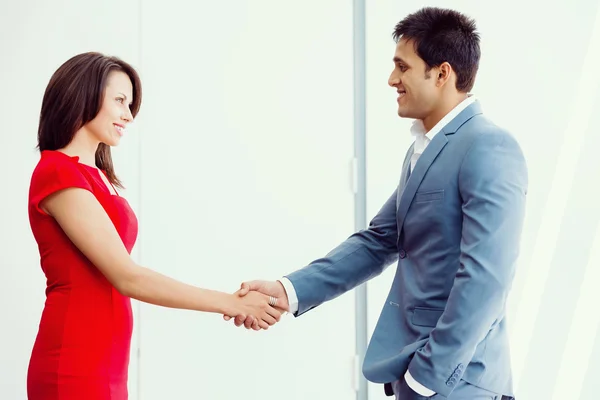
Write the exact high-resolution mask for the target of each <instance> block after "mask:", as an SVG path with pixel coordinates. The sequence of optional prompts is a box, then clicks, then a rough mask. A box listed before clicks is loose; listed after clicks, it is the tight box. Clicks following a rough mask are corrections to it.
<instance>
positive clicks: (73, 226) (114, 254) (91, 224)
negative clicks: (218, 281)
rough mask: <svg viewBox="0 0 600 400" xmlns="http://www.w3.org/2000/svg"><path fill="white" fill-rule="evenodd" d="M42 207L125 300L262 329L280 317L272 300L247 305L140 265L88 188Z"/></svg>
mask: <svg viewBox="0 0 600 400" xmlns="http://www.w3.org/2000/svg"><path fill="white" fill-rule="evenodd" d="M40 208H42V209H43V210H44V211H45V212H46V213H48V214H49V215H50V216H52V217H53V218H54V219H56V221H57V222H58V224H59V225H60V226H61V228H62V229H63V231H64V232H65V233H66V235H67V236H68V237H69V239H70V240H71V241H72V242H73V243H74V244H75V246H77V248H78V249H79V250H80V251H81V252H82V253H83V254H84V255H85V256H86V257H87V258H88V259H89V260H90V261H91V262H92V263H93V264H94V265H95V266H96V267H97V268H98V269H99V270H100V271H101V272H102V274H103V275H104V276H105V277H106V278H107V279H108V281H109V282H110V283H111V284H112V285H113V286H114V287H115V288H116V289H117V290H118V291H119V292H120V293H121V294H123V295H124V296H127V297H131V298H134V299H136V300H139V301H143V302H145V303H150V304H155V305H159V306H163V307H170V308H179V309H188V310H196V311H205V312H212V313H219V314H225V315H229V316H231V317H235V316H237V315H253V316H256V317H258V318H260V319H261V320H262V321H263V323H262V326H261V327H268V325H273V324H274V323H275V322H276V321H279V319H280V316H281V313H280V312H279V311H278V310H276V309H274V308H273V307H271V306H269V304H268V296H264V295H261V296H253V297H252V298H251V299H249V300H248V301H246V300H244V299H245V297H240V296H237V295H235V294H228V293H223V292H218V291H214V290H208V289H201V288H198V287H195V286H192V285H188V284H185V283H182V282H179V281H177V280H175V279H172V278H169V277H167V276H165V275H162V274H159V273H158V272H155V271H152V270H150V269H148V268H144V267H142V266H139V265H137V264H136V263H135V262H134V261H133V260H132V259H131V257H130V255H129V253H128V252H127V249H126V248H125V246H124V245H123V242H122V241H121V238H120V237H119V235H118V233H117V230H116V229H115V227H114V225H113V223H112V221H111V220H110V218H109V217H108V215H107V214H106V212H105V211H104V209H103V208H102V206H101V205H100V203H99V202H98V200H97V199H96V198H95V197H94V195H93V194H92V193H90V192H89V191H87V190H84V189H79V188H69V189H63V190H61V191H58V192H56V193H54V194H52V195H51V196H48V197H47V198H46V199H44V200H43V201H42V202H41V204H40ZM267 324H268V325H267Z"/></svg>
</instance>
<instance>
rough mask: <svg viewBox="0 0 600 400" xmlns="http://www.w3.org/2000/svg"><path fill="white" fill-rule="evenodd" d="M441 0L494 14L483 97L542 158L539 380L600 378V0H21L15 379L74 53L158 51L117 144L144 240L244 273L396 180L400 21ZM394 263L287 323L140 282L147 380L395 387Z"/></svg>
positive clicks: (8, 47) (9, 278)
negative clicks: (395, 35) (151, 300)
mask: <svg viewBox="0 0 600 400" xmlns="http://www.w3.org/2000/svg"><path fill="white" fill-rule="evenodd" d="M167 3H168V4H167ZM426 5H427V6H442V7H447V8H453V9H456V10H458V11H461V12H464V13H466V14H468V15H469V16H471V17H474V18H475V19H476V20H477V24H478V27H479V31H480V33H481V37H482V61H481V66H480V72H479V75H478V80H477V83H476V85H475V88H474V90H473V93H474V94H475V95H476V96H477V97H478V98H479V99H480V100H481V103H482V105H483V107H484V111H485V113H486V114H487V115H488V116H489V117H491V118H492V119H493V120H494V121H495V122H496V123H497V124H498V125H500V126H503V127H506V128H508V129H509V130H510V131H511V132H512V133H513V134H514V135H515V136H516V137H517V139H518V141H519V142H520V144H521V146H522V148H523V150H524V152H525V154H526V157H527V160H528V164H529V174H530V190H529V194H528V211H527V217H526V223H525V228H524V232H523V236H522V241H521V243H522V250H521V259H520V262H519V267H518V273H517V276H516V279H515V283H514V289H513V291H512V294H511V297H510V304H509V305H510V307H509V315H508V318H509V321H510V322H509V323H510V327H511V346H512V357H513V364H514V379H515V387H516V391H517V398H518V400H538V399H539V400H546V399H552V400H558V399H560V400H564V399H569V400H578V399H579V400H597V399H598V398H600V394H599V393H600V380H598V377H599V376H600V331H599V329H598V326H599V322H600V229H599V228H600V223H599V222H600V207H599V206H598V197H596V196H597V195H598V192H596V190H598V188H597V186H598V182H600V157H599V156H598V151H599V149H600V134H599V131H598V127H599V126H600V113H598V109H600V96H599V93H600V87H599V83H600V74H598V72H597V68H598V65H599V64H600V4H599V1H598V0H570V1H568V0H554V1H548V0H546V1H541V0H529V1H522V0H521V1H516V0H507V1H504V2H498V1H496V2H482V1H476V0H447V1H431V2H423V1H410V2H400V1H392V0H376V1H375V0H361V1H359V0H354V2H353V1H351V0H328V1H326V2H325V1H317V0H306V1H302V2H291V1H275V0H261V1H249V0H232V1H227V2H216V1H205V0H197V1H191V0H170V1H169V2H162V1H150V0H135V1H128V0H125V1H116V0H103V1H89V0H85V1H82V0H60V1H54V2H47V1H42V0H22V1H18V2H16V1H8V0H0V60H1V61H2V62H1V64H0V93H1V94H0V121H2V125H3V126H2V128H0V151H1V154H2V155H1V156H0V176H1V178H2V182H1V186H0V187H1V191H0V282H1V285H2V288H1V290H0V399H2V400H4V399H6V400H21V399H25V398H26V372H27V364H28V361H29V356H30V351H31V347H32V345H33V342H34V339H35V335H36V333H37V326H38V322H39V317H40V314H41V311H42V308H43V305H44V300H45V295H44V289H45V279H44V276H43V273H42V271H41V269H40V267H39V255H38V251H37V247H36V244H35V241H34V239H33V236H32V235H31V231H30V228H29V221H28V217H27V206H26V205H27V195H28V187H29V179H30V176H31V172H32V170H33V168H34V166H35V164H36V163H37V161H38V158H39V155H38V153H37V151H36V150H35V145H36V134H37V122H38V117H39V110H40V105H41V100H42V96H43V93H44V90H45V87H46V84H47V83H48V80H49V78H50V76H51V75H52V73H53V72H54V71H55V70H56V69H57V68H58V67H59V66H60V64H62V63H63V62H64V61H66V60H67V59H68V58H70V57H71V56H73V55H75V54H78V53H81V52H86V51H100V52H103V53H106V54H110V55H115V56H118V57H121V58H123V59H124V60H126V61H128V62H130V63H131V64H133V65H134V66H135V67H136V68H137V69H138V71H139V72H140V75H141V78H142V82H143V90H144V98H143V104H142V108H141V112H140V114H139V116H138V118H137V119H136V122H135V123H134V125H133V127H132V129H130V130H129V135H128V136H127V137H125V138H124V139H123V140H122V142H121V145H120V146H119V147H118V148H116V149H114V151H113V154H114V158H115V164H116V169H117V173H118V174H119V175H120V177H121V178H122V180H123V181H124V184H125V185H126V191H125V192H124V195H125V196H126V197H127V198H128V200H129V202H130V204H131V205H132V206H133V208H134V209H135V211H136V212H137V214H138V217H139V219H140V236H139V239H138V242H137V245H136V247H135V249H134V252H133V256H134V258H135V260H136V261H138V262H139V263H141V264H142V265H144V266H147V267H150V268H152V269H155V270H157V271H159V272H162V273H164V274H167V275H169V276H171V277H174V278H176V279H180V280H182V281H185V282H188V283H192V284H196V285H199V286H202V287H207V288H212V289H218V290H224V291H228V292H233V291H235V290H236V289H237V288H238V287H239V284H240V282H241V281H243V280H247V279H258V278H261V279H277V278H279V277H280V276H282V275H283V274H285V273H287V272H291V271H292V270H295V269H297V268H300V267H303V266H304V265H306V264H307V263H309V262H310V261H312V260H314V259H316V258H318V257H321V256H322V255H324V254H325V253H326V252H328V251H329V250H330V249H331V248H333V247H334V246H336V245H337V244H338V243H340V242H341V241H342V240H344V239H345V238H346V237H348V236H349V235H350V234H351V233H352V232H354V230H355V229H356V228H358V227H361V226H362V225H364V223H365V221H368V220H369V219H370V218H371V217H373V216H374V215H375V213H376V212H377V211H378V210H379V208H380V207H381V205H382V204H383V202H384V201H385V200H386V199H387V198H388V196H389V195H390V193H391V192H392V191H393V190H394V188H395V186H396V185H397V183H398V179H399V176H400V166H401V163H402V161H403V157H404V154H405V151H406V149H407V148H408V146H409V145H410V144H411V142H412V140H413V138H412V136H411V135H410V134H409V126H410V123H411V121H408V120H407V121H404V120H401V119H400V118H398V116H397V115H396V102H395V97H396V96H395V92H394V90H393V89H390V88H389V87H388V86H387V78H388V75H389V73H390V72H391V69H392V68H393V63H392V61H391V60H392V57H393V53H394V48H395V43H394V42H393V40H392V38H391V33H392V31H393V27H394V25H395V24H396V23H397V22H398V21H399V20H400V19H402V18H403V17H404V16H405V15H407V14H408V13H410V12H413V11H416V10H417V9H418V8H420V7H422V6H426ZM394 269H395V265H392V266H390V267H389V268H388V269H387V270H386V271H385V272H384V273H383V274H382V275H381V276H379V277H378V278H376V279H374V280H372V281H370V282H369V283H368V284H366V285H365V286H363V287H362V288H361V290H359V291H352V292H349V293H347V294H345V295H343V296H341V297H340V298H338V299H336V300H335V301H333V302H330V303H327V304H324V305H322V306H321V307H318V308H317V309H315V310H313V311H311V312H310V313H308V314H306V315H304V316H302V317H301V318H298V319H295V318H294V317H292V316H287V317H286V318H284V320H283V321H282V322H281V323H280V324H279V325H277V326H275V327H274V328H272V329H270V330H268V331H266V332H264V331H263V332H254V331H246V330H245V329H236V328H235V327H234V326H233V325H232V324H230V323H225V322H223V321H222V319H221V317H220V316H218V315H211V314H199V313H193V312H189V311H176V310H171V309H164V308H159V307H155V306H151V305H147V304H140V303H138V302H134V307H135V331H134V339H133V343H132V358H131V368H130V399H131V400H159V399H160V400H162V399H181V400H187V399H217V400H221V399H222V400H229V399H239V398H244V399H264V400H275V399H282V398H284V399H290V400H291V399H295V400H300V399H302V400H304V399H314V400H318V399H323V400H325V399H327V400H353V399H357V400H367V399H368V400H383V399H386V397H385V396H384V394H383V388H382V386H381V385H375V384H371V383H368V384H367V382H366V381H365V380H364V378H362V374H361V372H360V359H361V354H360V352H361V351H360V349H362V348H363V347H364V345H365V344H366V340H368V336H369V335H370V333H371V332H372V329H373V328H374V325H375V322H376V320H377V317H378V315H379V311H380V308H381V306H382V305H383V302H384V299H385V296H386V294H387V292H388V290H389V286H390V285H391V281H392V277H393V274H394ZM365 315H366V318H365ZM357 316H358V317H357ZM357 349H358V351H357Z"/></svg>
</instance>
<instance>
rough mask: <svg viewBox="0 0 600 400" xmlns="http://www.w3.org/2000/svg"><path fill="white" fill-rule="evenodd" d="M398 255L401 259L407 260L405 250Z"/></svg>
mask: <svg viewBox="0 0 600 400" xmlns="http://www.w3.org/2000/svg"><path fill="white" fill-rule="evenodd" d="M398 255H399V256H400V258H406V251H404V249H402V250H400V252H399V253H398Z"/></svg>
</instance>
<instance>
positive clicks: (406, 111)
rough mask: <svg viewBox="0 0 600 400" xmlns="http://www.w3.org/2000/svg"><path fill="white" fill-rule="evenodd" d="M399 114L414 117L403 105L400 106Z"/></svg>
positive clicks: (401, 116) (404, 116) (403, 116)
mask: <svg viewBox="0 0 600 400" xmlns="http://www.w3.org/2000/svg"><path fill="white" fill-rule="evenodd" d="M398 116H399V117H400V118H414V117H413V115H412V113H411V112H410V111H409V110H407V109H405V108H402V107H398Z"/></svg>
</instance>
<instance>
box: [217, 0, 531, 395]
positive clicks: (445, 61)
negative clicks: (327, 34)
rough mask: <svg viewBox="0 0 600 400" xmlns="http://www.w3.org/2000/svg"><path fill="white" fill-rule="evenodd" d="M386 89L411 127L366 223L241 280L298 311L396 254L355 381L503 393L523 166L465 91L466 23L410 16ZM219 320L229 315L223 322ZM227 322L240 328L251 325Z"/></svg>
mask: <svg viewBox="0 0 600 400" xmlns="http://www.w3.org/2000/svg"><path fill="white" fill-rule="evenodd" d="M393 37H394V40H395V41H396V43H397V45H396V51H395V55H394V59H393V60H394V69H393V71H392V73H391V75H390V77H389V85H390V86H391V87H393V88H395V89H396V91H397V92H398V100H397V101H398V114H399V116H400V117H402V118H413V119H415V122H414V125H413V127H412V129H411V130H412V134H413V135H414V136H415V142H414V144H413V145H412V146H411V147H410V149H409V150H408V153H407V154H406V156H405V160H404V166H403V169H402V172H401V177H400V183H399V185H398V187H397V188H396V189H395V190H394V192H393V194H392V196H391V197H390V198H389V200H388V201H387V202H386V203H385V204H384V205H383V207H382V208H381V210H380V211H379V213H378V214H377V215H376V216H375V217H374V218H373V220H372V221H371V222H370V224H369V227H368V229H365V230H362V231H359V232H357V233H355V234H353V235H352V236H350V237H349V238H348V239H347V240H346V241H345V242H343V243H341V244H340V245H339V246H338V247H336V248H335V249H333V250H332V251H331V252H330V253H329V254H327V255H326V256H325V257H323V258H320V259H318V260H316V261H314V262H312V263H311V264H309V265H308V266H306V267H305V268H302V269H300V270H298V271H296V272H293V273H291V274H289V275H287V276H286V277H285V278H283V279H281V280H280V281H276V282H268V281H253V282H247V283H243V284H242V289H241V290H240V292H239V293H240V295H244V294H245V293H247V292H248V291H249V290H258V291H261V292H263V293H265V294H268V295H270V296H273V297H276V298H278V300H279V303H278V305H279V306H280V307H283V308H285V309H288V310H289V311H290V312H291V313H293V315H295V316H300V315H302V314H304V313H305V312H307V311H309V310H311V309H313V308H315V307H317V306H318V305H320V304H322V303H324V302H325V301H328V300H331V299H333V298H335V297H337V296H339V295H341V294H343V293H344V292H346V291H348V290H350V289H353V288H354V287H356V286H358V285H360V284H362V283H363V282H365V281H367V280H369V279H371V278H373V277H375V276H377V275H379V274H380V273H381V272H382V271H383V270H384V269H385V268H386V267H387V266H388V265H389V264H390V263H392V262H394V261H395V260H398V267H397V271H396V276H395V278H394V281H393V283H392V286H391V290H390V293H389V296H388V298H387V301H386V302H385V304H384V306H383V310H382V312H381V315H380V317H379V321H378V323H377V326H376V328H375V331H374V333H373V335H372V338H371V342H370V344H369V347H368V350H367V354H366V356H365V361H364V365H363V373H364V375H365V377H366V378H367V379H369V380H370V381H372V382H378V383H383V384H385V385H384V386H385V389H386V393H387V394H388V395H390V396H391V395H395V396H396V399H398V400H410V399H423V398H429V397H431V398H434V399H449V400H458V399H483V398H485V399H494V400H500V399H511V398H512V396H513V388H512V380H511V367H510V364H511V363H510V354H509V344H508V332H507V328H506V322H505V318H504V314H505V304H506V299H507V296H508V293H509V290H510V287H511V283H512V280H513V276H514V273H515V263H516V261H517V257H518V253H519V242H520V234H521V228H522V222H523V218H524V210H525V197H526V192H527V184H528V182H527V180H528V178H527V167H526V163H525V160H524V157H523V155H522V152H521V149H520V147H519V145H518V144H517V142H516V141H515V140H514V139H513V137H512V136H511V135H510V134H509V133H507V132H506V131H505V130H503V129H501V128H499V127H497V126H496V125H494V124H493V123H492V122H491V121H490V120H488V119H487V118H486V117H484V115H483V114H482V110H481V106H480V104H479V102H478V101H477V100H476V99H475V98H474V97H473V96H470V95H469V94H468V93H469V92H470V91H471V89H472V88H473V84H474V82H475V76H476V73H477V70H478V65H479V58H480V49H479V34H478V33H477V32H476V26H475V22H474V21H473V20H471V19H469V18H467V17H466V16H464V15H462V14H460V13H458V12H456V11H452V10H446V9H439V8H423V9H421V10H419V11H417V12H415V13H413V14H411V15H408V16H407V17H406V18H404V19H403V20H402V21H400V22H399V23H398V24H397V25H396V27H395V31H394V34H393ZM226 319H228V318H227V317H226ZM235 322H236V325H238V326H240V325H242V324H245V325H246V327H247V328H249V327H251V326H253V325H254V327H255V329H256V328H257V325H256V324H253V322H254V320H253V319H252V318H251V317H248V318H246V319H245V320H242V319H237V320H236V321H235Z"/></svg>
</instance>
